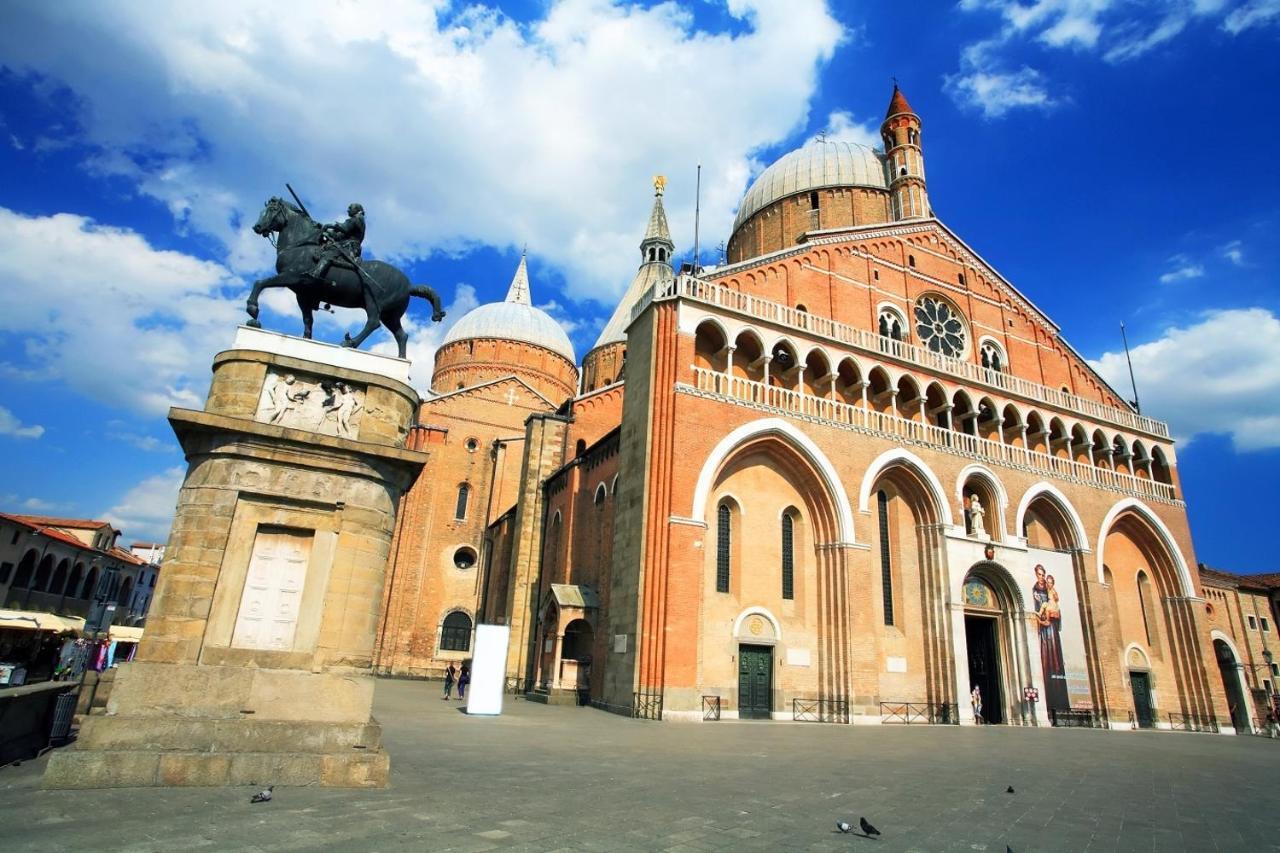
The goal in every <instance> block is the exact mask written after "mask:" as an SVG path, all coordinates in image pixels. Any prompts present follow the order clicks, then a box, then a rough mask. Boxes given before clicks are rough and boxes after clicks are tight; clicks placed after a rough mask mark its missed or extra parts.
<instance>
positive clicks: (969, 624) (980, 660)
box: [964, 614, 1004, 723]
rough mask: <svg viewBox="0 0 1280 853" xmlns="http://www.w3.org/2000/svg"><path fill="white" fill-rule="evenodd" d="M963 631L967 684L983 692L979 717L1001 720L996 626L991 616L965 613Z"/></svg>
mask: <svg viewBox="0 0 1280 853" xmlns="http://www.w3.org/2000/svg"><path fill="white" fill-rule="evenodd" d="M964 633H965V640H966V645H968V647H969V684H970V685H977V687H978V689H979V690H981V691H982V719H983V721H985V722H988V723H1003V722H1004V696H1003V695H1001V690H1000V644H999V642H998V640H997V637H998V636H999V634H998V626H997V621H996V619H995V618H993V617H990V616H971V615H969V614H965V617H964Z"/></svg>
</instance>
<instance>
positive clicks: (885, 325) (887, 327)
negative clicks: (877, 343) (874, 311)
mask: <svg viewBox="0 0 1280 853" xmlns="http://www.w3.org/2000/svg"><path fill="white" fill-rule="evenodd" d="M878 325H879V331H880V337H882V338H890V339H891V340H895V341H900V340H903V337H904V336H903V333H902V330H903V321H902V316H901V315H900V314H898V312H897V311H894V310H893V309H892V308H881V309H880V318H879V321H878Z"/></svg>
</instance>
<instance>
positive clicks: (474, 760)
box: [0, 681, 1280, 853]
mask: <svg viewBox="0 0 1280 853" xmlns="http://www.w3.org/2000/svg"><path fill="white" fill-rule="evenodd" d="M439 696H440V688H439V685H438V684H434V683H431V684H428V683H422V682H410V681H380V682H379V683H378V688H377V697H376V702H375V706H376V707H375V713H376V715H377V717H378V719H379V720H381V721H382V723H383V725H384V727H385V731H384V735H385V742H386V744H387V747H388V749H390V750H391V764H392V777H391V778H392V786H391V787H390V788H389V789H387V790H385V791H347V790H335V789H320V788H288V789H279V790H277V791H276V798H275V800H274V801H273V802H272V803H270V804H266V805H256V806H250V805H249V795H250V793H252V792H251V791H250V790H249V789H243V790H242V789H210V788H195V789H154V788H148V789H136V788H135V789H116V790H108V791H41V790H39V782H40V774H41V773H42V771H43V768H44V763H45V761H44V760H43V759H42V760H40V761H33V762H26V763H24V764H23V765H22V766H21V767H16V768H14V767H10V768H6V769H4V770H0V814H3V815H4V816H5V826H4V829H3V835H0V849H3V850H5V851H17V850H22V851H28V850H32V851H46V850H47V851H60V853H61V851H67V850H95V851H175V850H219V851H221V850H237V851H274V850H350V851H388V850H458V851H482V850H510V851H517V850H518V851H550V850H575V851H579V850H595V851H611V853H612V851H641V850H646V851H648V850H663V851H672V853H686V851H687V852H688V853H692V851H712V850H863V851H877V853H881V852H882V853H888V851H951V850H957V851H959V850H964V851H970V850H978V851H983V850H987V851H994V853H1004V850H1005V846H1006V845H1008V846H1009V847H1011V848H1012V849H1013V850H1014V851H1016V853H1026V851H1034V850H1063V851H1085V850H1088V851H1102V850H1146V851H1151V850H1158V851H1163V850H1170V851H1181V850H1219V851H1242V850H1248V851H1255V850H1280V793H1277V791H1278V789H1280V785H1278V784H1277V783H1280V741H1271V740H1266V739H1262V738H1256V737H1222V736H1216V735H1198V734H1180V733H1179V734H1174V733H1165V732H1159V733H1157V732H1136V733H1129V732H1097V731H1087V730H1047V729H1015V728H1004V727H992V728H989V729H975V728H964V729H959V728H950V727H945V728H944V727H923V726H921V727H916V726H911V727H909V728H908V727H897V726H883V727H850V726H827V725H817V724H788V723H781V724H780V723H745V722H743V723H739V722H728V721H725V722H720V723H708V724H703V725H691V724H677V723H665V724H658V723H649V722H640V721H633V720H628V719H624V718H621V717H616V716H612V715H610V714H605V713H603V712H600V711H595V710H591V709H585V708H565V707H546V706H543V705H536V704H532V703H528V702H524V701H508V702H507V705H506V714H505V715H504V716H502V717H499V718H493V719H483V718H468V717H466V716H465V715H464V714H462V713H461V712H460V708H459V704H458V703H457V702H444V701H441V700H440V698H439ZM262 781H263V783H267V782H269V781H270V780H266V779H264V780H262ZM1008 785H1013V786H1014V789H1015V791H1016V793H1014V794H1007V793H1005V788H1006V787H1007V786H1008ZM863 815H865V816H867V817H868V818H869V819H870V820H871V822H872V823H874V824H875V825H876V826H877V827H879V828H880V829H881V830H882V831H883V833H884V835H883V837H882V838H880V839H878V840H869V839H865V838H862V837H858V836H853V835H841V834H839V833H837V832H836V831H835V821H836V820H837V819H840V818H843V819H847V820H850V821H852V822H854V823H856V822H857V818H858V817H859V816H863Z"/></svg>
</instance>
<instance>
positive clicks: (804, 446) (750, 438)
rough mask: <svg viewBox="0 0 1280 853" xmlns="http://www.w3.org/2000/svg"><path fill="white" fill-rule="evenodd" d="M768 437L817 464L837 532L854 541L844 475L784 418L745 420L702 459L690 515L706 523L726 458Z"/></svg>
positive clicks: (844, 540) (843, 541)
mask: <svg viewBox="0 0 1280 853" xmlns="http://www.w3.org/2000/svg"><path fill="white" fill-rule="evenodd" d="M767 437H774V438H777V439H779V440H781V441H782V442H783V443H784V444H786V445H788V446H789V447H790V448H791V449H793V450H795V451H796V452H797V453H798V454H799V455H800V456H801V457H802V458H803V459H804V460H805V461H807V462H808V463H809V464H810V465H811V466H812V467H813V469H814V471H815V472H816V474H817V475H818V477H819V478H820V480H821V481H822V485H823V486H824V487H825V489H826V491H827V494H828V495H829V496H830V499H831V501H832V503H833V504H834V508H835V522H836V533H837V535H838V536H839V541H840V544H852V543H853V542H854V541H855V540H854V529H853V509H852V507H850V506H849V496H848V493H847V492H846V491H845V488H844V484H843V483H842V482H841V480H840V475H839V474H838V473H837V472H836V469H835V466H834V465H832V464H831V460H830V459H828V458H827V456H826V454H825V453H823V452H822V450H821V449H820V448H819V447H818V445H816V444H814V443H813V439H811V438H809V436H807V435H805V434H804V433H803V432H801V431H800V430H799V429H797V428H796V427H794V426H792V425H791V424H789V423H787V422H786V421H784V420H783V419H782V418H761V419H760V420H756V421H751V422H750V423H746V424H743V425H742V426H740V427H738V428H737V429H735V430H734V431H733V432H731V433H729V434H728V435H726V436H725V437H724V438H722V439H721V440H720V442H719V444H717V445H716V446H715V447H714V448H712V450H711V453H709V454H708V455H707V458H706V461H704V462H703V463H702V471H701V472H700V473H699V474H698V484H697V486H696V488H695V489H694V491H693V507H692V511H691V512H690V514H689V517H690V518H692V519H693V520H695V521H701V522H703V523H706V520H707V498H708V496H709V495H710V494H711V489H712V487H713V486H714V485H715V480H716V476H717V474H719V472H720V470H721V469H722V468H723V467H724V463H725V461H726V460H728V459H729V457H730V456H731V455H733V454H734V453H735V452H736V451H737V450H738V449H739V448H741V447H743V446H745V445H747V444H748V443H751V442H754V441H756V440H758V439H761V438H767Z"/></svg>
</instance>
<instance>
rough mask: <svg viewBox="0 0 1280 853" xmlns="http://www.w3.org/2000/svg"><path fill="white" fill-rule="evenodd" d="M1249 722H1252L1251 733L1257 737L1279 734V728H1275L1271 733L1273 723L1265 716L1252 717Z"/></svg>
mask: <svg viewBox="0 0 1280 853" xmlns="http://www.w3.org/2000/svg"><path fill="white" fill-rule="evenodd" d="M1249 722H1250V723H1251V724H1252V733H1253V734H1255V735H1257V736H1258V737H1274V736H1280V728H1277V729H1276V730H1275V732H1274V733H1273V732H1272V730H1271V729H1272V726H1274V725H1275V724H1274V723H1272V722H1271V721H1270V720H1268V719H1267V718H1266V717H1254V718H1253V719H1252V720H1250V721H1249Z"/></svg>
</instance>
